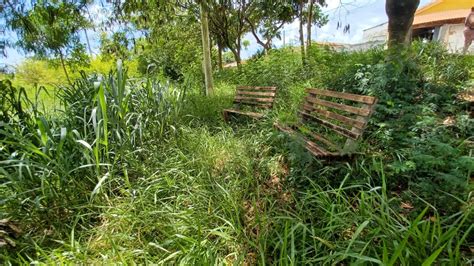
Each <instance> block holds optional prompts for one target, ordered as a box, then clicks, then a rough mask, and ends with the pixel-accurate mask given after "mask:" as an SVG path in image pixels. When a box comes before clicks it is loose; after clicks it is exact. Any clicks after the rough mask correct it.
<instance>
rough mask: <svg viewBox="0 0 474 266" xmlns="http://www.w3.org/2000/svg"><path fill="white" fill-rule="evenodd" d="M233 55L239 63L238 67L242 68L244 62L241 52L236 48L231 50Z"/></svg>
mask: <svg viewBox="0 0 474 266" xmlns="http://www.w3.org/2000/svg"><path fill="white" fill-rule="evenodd" d="M229 49H230V51H231V52H232V54H233V55H234V59H235V62H236V63H237V67H239V68H240V65H241V64H242V60H241V58H240V51H239V50H238V49H234V48H229Z"/></svg>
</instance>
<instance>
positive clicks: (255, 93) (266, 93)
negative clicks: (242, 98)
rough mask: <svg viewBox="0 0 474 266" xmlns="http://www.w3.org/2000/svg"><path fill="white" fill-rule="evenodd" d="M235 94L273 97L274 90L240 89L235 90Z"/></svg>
mask: <svg viewBox="0 0 474 266" xmlns="http://www.w3.org/2000/svg"><path fill="white" fill-rule="evenodd" d="M237 95H254V96H270V97H275V93H274V92H259V91H242V90H237Z"/></svg>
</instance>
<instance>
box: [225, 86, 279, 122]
mask: <svg viewBox="0 0 474 266" xmlns="http://www.w3.org/2000/svg"><path fill="white" fill-rule="evenodd" d="M275 95H276V87H251V86H239V87H237V91H236V95H235V98H234V108H233V109H224V111H223V114H224V120H225V121H228V120H229V115H231V114H238V115H245V116H249V117H252V118H255V119H260V118H262V117H263V116H264V114H263V113H261V112H257V111H261V110H265V109H271V108H272V107H273V102H274V101H275ZM243 106H247V107H249V109H250V110H244V109H243V108H242V107H243Z"/></svg>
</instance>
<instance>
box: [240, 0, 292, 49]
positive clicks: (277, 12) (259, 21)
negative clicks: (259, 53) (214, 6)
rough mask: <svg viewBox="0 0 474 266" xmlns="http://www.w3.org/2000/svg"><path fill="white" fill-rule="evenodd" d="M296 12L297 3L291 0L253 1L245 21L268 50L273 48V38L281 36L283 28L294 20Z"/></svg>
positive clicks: (258, 40)
mask: <svg viewBox="0 0 474 266" xmlns="http://www.w3.org/2000/svg"><path fill="white" fill-rule="evenodd" d="M296 14H297V10H296V9H295V5H293V4H292V3H291V2H287V1H283V2H276V1H253V2H251V4H250V8H249V12H247V13H246V17H245V21H246V22H247V23H248V25H249V28H250V31H251V33H252V35H253V36H254V38H255V40H256V41H257V43H258V44H259V45H260V46H262V48H263V49H264V51H265V52H268V51H269V50H270V49H271V48H272V40H273V39H274V38H280V33H281V29H282V28H283V26H284V25H285V24H286V23H290V22H292V21H293V20H294V18H295V15H296ZM260 36H261V37H260ZM262 37H263V38H262Z"/></svg>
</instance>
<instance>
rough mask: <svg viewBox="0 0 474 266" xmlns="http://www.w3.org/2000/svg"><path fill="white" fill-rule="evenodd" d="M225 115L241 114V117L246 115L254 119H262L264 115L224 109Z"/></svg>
mask: <svg viewBox="0 0 474 266" xmlns="http://www.w3.org/2000/svg"><path fill="white" fill-rule="evenodd" d="M224 112H225V113H234V114H241V115H247V116H251V117H254V118H262V117H263V116H264V115H263V114H261V113H255V112H246V111H241V110H236V109H224Z"/></svg>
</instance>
